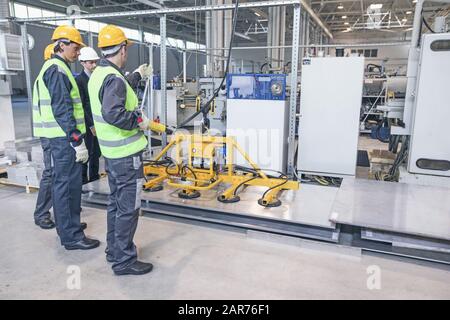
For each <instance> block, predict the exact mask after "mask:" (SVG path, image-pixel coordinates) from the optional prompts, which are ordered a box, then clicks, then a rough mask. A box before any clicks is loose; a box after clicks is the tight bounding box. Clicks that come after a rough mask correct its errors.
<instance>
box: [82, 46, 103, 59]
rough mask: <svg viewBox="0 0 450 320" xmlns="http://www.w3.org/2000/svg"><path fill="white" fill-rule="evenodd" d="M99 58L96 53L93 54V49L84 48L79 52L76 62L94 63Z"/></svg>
mask: <svg viewBox="0 0 450 320" xmlns="http://www.w3.org/2000/svg"><path fill="white" fill-rule="evenodd" d="M99 59H100V57H99V56H98V54H97V52H95V50H94V49H92V48H91V47H84V48H81V50H80V56H79V58H78V60H80V61H96V60H99Z"/></svg>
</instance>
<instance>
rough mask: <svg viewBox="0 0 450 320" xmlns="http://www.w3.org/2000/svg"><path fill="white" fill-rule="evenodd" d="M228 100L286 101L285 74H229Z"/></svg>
mask: <svg viewBox="0 0 450 320" xmlns="http://www.w3.org/2000/svg"><path fill="white" fill-rule="evenodd" d="M227 97H228V99H237V100H239V99H241V100H278V101H279V100H286V75H285V74H229V75H228V77H227Z"/></svg>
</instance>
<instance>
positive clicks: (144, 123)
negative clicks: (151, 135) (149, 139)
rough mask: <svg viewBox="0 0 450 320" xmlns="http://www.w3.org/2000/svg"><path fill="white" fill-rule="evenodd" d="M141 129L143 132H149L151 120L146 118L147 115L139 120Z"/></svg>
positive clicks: (143, 115)
mask: <svg viewBox="0 0 450 320" xmlns="http://www.w3.org/2000/svg"><path fill="white" fill-rule="evenodd" d="M138 124H139V129H141V130H142V131H147V130H148V129H149V128H148V127H149V126H150V120H149V119H148V118H147V117H146V116H145V114H142V116H141V117H140V118H139V119H138Z"/></svg>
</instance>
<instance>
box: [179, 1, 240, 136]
mask: <svg viewBox="0 0 450 320" xmlns="http://www.w3.org/2000/svg"><path fill="white" fill-rule="evenodd" d="M238 10H239V0H236V7H235V9H234V16H233V29H232V31H231V39H230V46H229V48H228V58H227V66H226V70H225V74H224V76H223V78H222V82H221V83H220V85H219V87H218V88H217V90H216V91H215V92H214V94H213V96H212V97H211V99H210V100H209V101H208V102H207V103H206V104H205V105H204V106H203V107H201V108H200V110H198V111H197V112H195V113H194V114H192V115H191V116H190V117H189V118H187V119H186V120H185V121H183V122H182V123H181V124H180V125H179V126H178V127H177V129H181V128H184V127H185V126H186V125H187V124H188V123H189V122H191V121H192V120H194V119H195V118H196V117H197V116H198V115H199V114H203V119H204V120H205V118H206V114H207V113H208V112H209V108H210V106H211V104H212V103H213V101H214V100H215V99H216V98H217V97H218V95H219V92H220V90H221V89H222V86H223V85H224V83H225V80H226V78H227V75H228V71H229V69H230V62H231V51H232V50H233V41H234V35H235V33H236V25H237V14H238Z"/></svg>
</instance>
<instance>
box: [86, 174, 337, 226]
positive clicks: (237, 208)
mask: <svg viewBox="0 0 450 320" xmlns="http://www.w3.org/2000/svg"><path fill="white" fill-rule="evenodd" d="M224 188H225V186H222V187H220V189H217V190H211V191H208V192H202V196H201V197H200V198H198V199H194V200H185V199H180V198H179V197H178V191H177V190H174V189H170V188H165V189H164V190H163V191H160V192H156V193H146V192H144V193H143V194H142V200H149V201H151V202H155V203H171V204H179V205H183V206H187V207H190V208H194V209H195V208H198V209H202V210H204V209H208V210H211V211H217V212H227V213H230V214H233V213H236V214H245V215H247V216H250V217H251V216H254V217H261V218H265V219H271V220H275V221H284V222H290V223H299V224H303V225H310V226H315V227H321V228H327V229H332V230H334V229H335V228H336V225H335V224H334V223H333V222H330V221H329V220H328V217H329V215H330V210H331V208H332V205H333V201H334V199H335V197H336V193H337V192H338V189H337V188H331V187H320V186H313V185H302V186H301V187H300V190H298V191H287V192H283V194H282V195H281V197H280V199H281V201H282V202H283V204H282V206H281V207H278V208H270V209H268V208H264V207H261V206H260V205H258V203H257V200H258V199H259V198H261V196H262V194H263V193H264V191H265V189H264V188H258V187H249V188H247V189H246V190H245V191H244V192H242V193H241V194H240V197H241V201H240V202H238V203H234V204H224V203H220V202H218V201H217V196H218V195H219V192H220V191H221V190H223V189H224ZM84 190H86V191H92V192H96V193H100V194H108V193H109V186H108V183H107V180H106V179H101V180H99V181H95V182H92V183H90V184H88V185H86V186H85V187H84Z"/></svg>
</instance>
